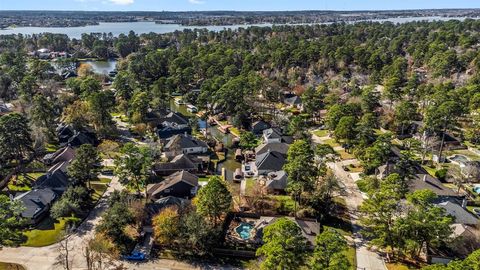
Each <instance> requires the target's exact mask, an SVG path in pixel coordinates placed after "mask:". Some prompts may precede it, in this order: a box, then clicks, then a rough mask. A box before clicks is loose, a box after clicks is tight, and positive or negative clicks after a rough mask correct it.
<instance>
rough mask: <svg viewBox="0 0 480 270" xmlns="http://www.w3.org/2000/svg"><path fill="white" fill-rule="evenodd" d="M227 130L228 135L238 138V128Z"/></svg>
mask: <svg viewBox="0 0 480 270" xmlns="http://www.w3.org/2000/svg"><path fill="white" fill-rule="evenodd" d="M229 130H230V133H232V135H233V136H236V137H240V130H238V128H236V127H231V128H230V129H229Z"/></svg>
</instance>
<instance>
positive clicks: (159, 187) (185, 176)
mask: <svg viewBox="0 0 480 270" xmlns="http://www.w3.org/2000/svg"><path fill="white" fill-rule="evenodd" d="M180 182H184V183H186V184H188V185H191V186H192V187H196V186H198V177H197V176H195V175H193V174H191V173H189V172H187V171H179V172H176V173H173V174H171V175H169V176H167V177H166V178H165V180H163V181H162V182H160V183H157V184H152V185H148V187H147V193H148V195H149V196H153V197H154V196H155V195H156V194H158V193H161V192H163V191H164V190H165V189H167V188H170V187H172V186H174V185H175V184H177V183H180Z"/></svg>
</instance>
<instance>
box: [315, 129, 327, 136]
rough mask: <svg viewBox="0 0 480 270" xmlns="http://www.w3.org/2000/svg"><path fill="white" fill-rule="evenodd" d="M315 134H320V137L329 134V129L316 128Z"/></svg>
mask: <svg viewBox="0 0 480 270" xmlns="http://www.w3.org/2000/svg"><path fill="white" fill-rule="evenodd" d="M312 133H313V134H314V135H315V136H318V137H326V136H328V130H326V129H319V130H315V131H313V132H312Z"/></svg>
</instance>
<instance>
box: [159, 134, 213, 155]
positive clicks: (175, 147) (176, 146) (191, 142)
mask: <svg viewBox="0 0 480 270" xmlns="http://www.w3.org/2000/svg"><path fill="white" fill-rule="evenodd" d="M164 150H165V154H166V155H167V156H168V157H171V156H176V155H179V154H182V153H183V154H204V153H207V152H208V145H207V144H206V143H205V142H204V141H201V140H198V139H196V138H194V137H192V136H190V135H188V134H178V135H175V136H173V137H172V138H171V139H170V140H169V141H168V142H167V144H166V145H165V147H164Z"/></svg>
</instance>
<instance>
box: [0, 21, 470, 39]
mask: <svg viewBox="0 0 480 270" xmlns="http://www.w3.org/2000/svg"><path fill="white" fill-rule="evenodd" d="M465 19H466V18H465V17H398V18H389V19H378V20H369V21H374V22H393V23H406V22H412V21H447V20H465ZM352 23H354V22H352ZM324 24H329V23H324ZM250 26H264V27H268V26H272V24H242V25H228V26H205V27H202V26H182V25H179V24H156V23H155V22H147V21H145V22H114V23H106V22H102V23H100V24H98V25H88V26H81V27H16V28H7V29H3V30H0V35H10V34H23V35H31V34H40V33H45V32H49V33H58V34H66V35H68V36H69V37H70V38H76V39H80V38H81V36H82V33H110V32H111V33H112V34H113V35H114V36H118V35H119V34H128V32H129V31H134V32H135V33H136V34H145V33H150V32H154V33H159V34H163V33H171V32H175V31H177V30H178V31H182V30H184V29H195V28H206V29H208V30H210V31H221V30H224V29H238V28H240V27H244V28H247V27H250Z"/></svg>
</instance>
